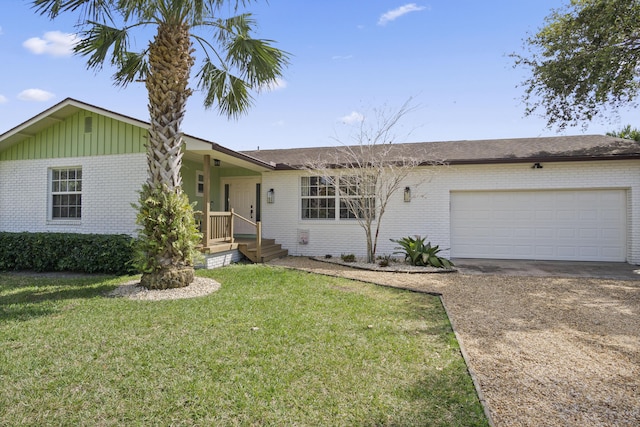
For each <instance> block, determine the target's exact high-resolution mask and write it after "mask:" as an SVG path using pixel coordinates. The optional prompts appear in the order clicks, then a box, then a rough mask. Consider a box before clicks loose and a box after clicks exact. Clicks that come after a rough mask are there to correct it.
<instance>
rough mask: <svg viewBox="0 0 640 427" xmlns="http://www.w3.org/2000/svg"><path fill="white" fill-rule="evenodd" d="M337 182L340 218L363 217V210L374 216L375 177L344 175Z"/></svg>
mask: <svg viewBox="0 0 640 427" xmlns="http://www.w3.org/2000/svg"><path fill="white" fill-rule="evenodd" d="M363 181H364V182H363ZM339 184H340V219H356V218H364V217H365V214H364V213H365V212H368V213H369V214H370V215H372V218H375V188H376V184H375V177H373V176H371V177H363V176H359V175H357V176H344V177H340V178H339ZM365 210H366V211H365ZM356 214H357V216H356Z"/></svg>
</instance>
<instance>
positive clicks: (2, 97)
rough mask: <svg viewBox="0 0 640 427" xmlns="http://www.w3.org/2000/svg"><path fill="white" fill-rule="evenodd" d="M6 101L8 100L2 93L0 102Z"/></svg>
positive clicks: (4, 102)
mask: <svg viewBox="0 0 640 427" xmlns="http://www.w3.org/2000/svg"><path fill="white" fill-rule="evenodd" d="M7 102H9V98H7V97H6V96H4V95H0V104H6V103H7Z"/></svg>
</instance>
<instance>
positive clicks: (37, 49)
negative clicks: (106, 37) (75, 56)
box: [22, 31, 80, 56]
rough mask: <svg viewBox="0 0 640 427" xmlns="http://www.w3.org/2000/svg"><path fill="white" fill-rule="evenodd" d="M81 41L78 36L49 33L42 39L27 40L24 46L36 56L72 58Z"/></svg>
mask: <svg viewBox="0 0 640 427" xmlns="http://www.w3.org/2000/svg"><path fill="white" fill-rule="evenodd" d="M79 41H80V38H79V37H78V36H77V35H76V34H70V33H62V32H60V31H47V32H46V33H44V35H43V36H42V38H40V37H31V38H30V39H27V40H25V41H24V42H23V43H22V46H24V47H25V48H26V49H27V50H29V51H30V52H31V53H35V54H36V55H43V54H46V55H51V56H70V55H71V54H72V53H73V48H74V46H75V45H76V44H78V42H79Z"/></svg>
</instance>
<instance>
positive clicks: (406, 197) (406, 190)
mask: <svg viewBox="0 0 640 427" xmlns="http://www.w3.org/2000/svg"><path fill="white" fill-rule="evenodd" d="M404 201H405V202H410V201H411V188H409V187H404Z"/></svg>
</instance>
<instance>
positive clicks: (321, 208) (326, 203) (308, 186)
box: [301, 176, 336, 219]
mask: <svg viewBox="0 0 640 427" xmlns="http://www.w3.org/2000/svg"><path fill="white" fill-rule="evenodd" d="M301 190H302V219H335V217H336V189H335V188H334V186H333V184H332V183H331V179H329V178H326V177H322V176H303V177H302V185H301Z"/></svg>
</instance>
